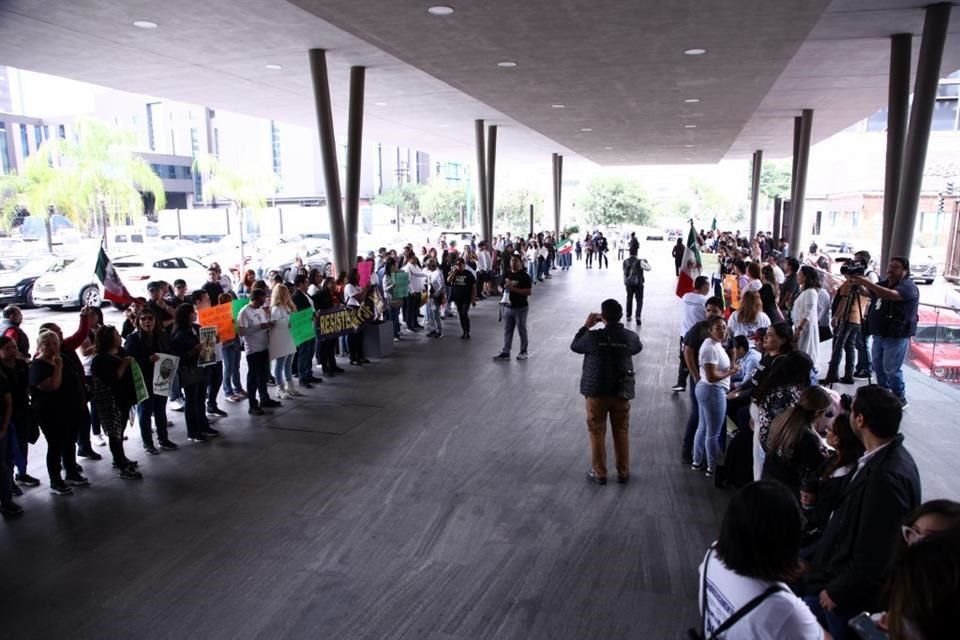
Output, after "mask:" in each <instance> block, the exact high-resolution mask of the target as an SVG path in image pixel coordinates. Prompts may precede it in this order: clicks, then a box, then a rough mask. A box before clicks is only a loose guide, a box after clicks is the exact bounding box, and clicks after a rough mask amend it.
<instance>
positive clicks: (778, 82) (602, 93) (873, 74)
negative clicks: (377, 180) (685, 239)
mask: <svg viewBox="0 0 960 640" xmlns="http://www.w3.org/2000/svg"><path fill="white" fill-rule="evenodd" d="M436 3H437V4H440V3H443V4H447V5H449V6H452V7H453V8H454V9H455V12H454V13H453V14H452V15H449V16H445V17H437V16H432V15H429V14H428V13H427V8H428V7H429V6H430V5H431V4H434V3H433V2H430V1H429V0H427V1H424V2H420V1H415V0H395V1H392V2H384V1H383V0H295V2H294V3H289V2H286V1H284V0H207V1H206V2H201V1H198V0H166V1H165V2H163V3H156V2H147V1H146V0H123V1H121V0H5V1H4V2H2V3H0V64H8V65H11V66H15V67H19V68H24V69H30V70H35V71H41V72H45V73H51V74H55V75H60V76H65V77H69V78H74V79H77V80H83V81H87V82H93V83H96V84H101V85H105V86H109V87H112V88H116V89H122V90H127V91H135V92H139V93H147V94H151V95H156V96H160V97H165V98H169V99H174V100H180V101H184V102H190V103H196V104H202V105H206V106H211V107H214V108H221V109H228V110H232V111H238V112H241V113H248V114H251V115H257V116H262V117H266V118H272V119H276V120H281V121H286V122H291V123H294V124H301V125H306V126H311V127H312V126H314V124H315V116H314V110H313V100H312V90H311V86H310V77H309V65H308V61H307V56H306V51H307V50H308V49H310V48H313V47H319V48H324V49H327V50H328V51H329V54H328V55H329V65H330V73H331V90H332V94H333V100H334V108H335V111H336V112H337V113H338V114H339V117H338V119H337V124H338V127H340V128H343V127H344V125H345V122H346V119H345V116H344V115H343V114H344V112H345V106H346V96H347V85H348V73H349V67H350V65H363V66H366V67H368V75H367V101H366V123H367V129H366V131H365V137H366V139H367V140H378V141H383V142H388V143H397V144H401V145H405V146H413V147H416V148H420V149H424V150H427V151H430V152H433V153H438V154H446V153H450V154H458V155H461V156H466V157H472V156H470V155H469V154H470V153H471V152H472V145H473V120H474V119H475V118H483V119H486V120H488V121H490V122H492V123H495V124H499V125H501V126H502V127H503V130H502V131H501V135H500V137H499V149H500V160H501V161H502V162H503V163H506V164H509V163H510V162H511V161H513V162H524V163H525V162H540V163H542V164H543V165H544V166H547V164H548V156H549V154H550V153H551V152H560V153H565V154H567V156H568V158H569V160H568V163H570V162H571V161H573V162H575V161H576V160H577V157H578V156H579V157H582V158H585V159H589V160H591V161H594V162H597V163H599V164H603V165H616V164H624V165H627V164H675V163H685V162H688V163H694V162H696V163H711V162H717V161H719V160H721V159H724V158H746V157H749V156H750V154H751V153H752V152H753V150H754V149H758V148H760V149H764V150H765V152H766V153H767V155H768V157H783V156H787V155H789V154H790V152H791V136H792V132H793V117H794V116H795V115H797V114H799V111H800V110H801V109H803V108H813V109H815V116H814V140H820V139H823V138H825V137H827V136H829V135H832V134H833V133H835V132H837V131H839V130H841V129H843V128H845V127H846V126H848V125H850V124H852V123H853V122H855V121H856V120H858V119H860V118H862V117H864V116H866V115H868V114H870V113H872V112H873V111H875V110H876V109H878V108H882V107H883V105H884V103H885V101H886V71H887V65H888V54H889V52H888V42H887V36H888V35H889V34H891V33H899V32H904V31H908V32H912V33H914V34H919V33H920V30H921V27H922V21H923V11H922V9H920V8H917V7H916V6H915V3H911V2H906V1H904V0H833V1H832V2H830V0H712V1H711V2H702V1H698V0H672V1H671V2H660V1H656V0H634V1H632V2H624V1H622V0H591V1H587V0H525V1H524V2H515V1H512V0H485V1H484V2H482V3H480V2H476V0H436ZM295 5H296V6H295ZM135 20H150V21H153V22H156V23H158V24H159V25H160V26H159V28H157V29H154V30H141V29H136V28H134V27H133V26H132V23H133V22H134V21H135ZM950 30H951V33H952V35H951V37H950V38H949V39H948V47H947V51H946V54H945V58H944V65H943V71H944V72H945V73H946V72H949V71H953V70H954V69H957V68H960V38H958V37H957V36H956V34H957V32H960V9H958V10H955V12H954V17H953V20H952V21H951V29H950ZM692 47H697V48H704V49H706V50H707V53H706V55H702V56H686V55H684V54H683V51H684V50H685V49H688V48H692ZM918 47H919V42H918V40H917V41H916V44H915V46H914V48H915V53H916V49H917V48H918ZM506 60H510V61H515V62H517V64H518V66H517V67H516V68H513V69H504V68H500V67H498V66H497V63H498V62H501V61H506ZM266 64H279V65H282V67H283V68H282V69H281V70H268V69H266V68H265V65H266ZM692 98H696V99H699V100H700V102H699V103H696V104H690V103H686V102H684V100H686V99H692ZM555 104H563V105H565V108H563V109H556V108H552V105H555ZM687 125H696V128H687ZM582 129H592V131H582ZM342 142H345V139H343V138H342V137H341V143H342ZM568 166H570V165H569V164H568Z"/></svg>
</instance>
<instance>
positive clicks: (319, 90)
mask: <svg viewBox="0 0 960 640" xmlns="http://www.w3.org/2000/svg"><path fill="white" fill-rule="evenodd" d="M310 78H311V80H312V81H313V97H314V101H315V103H316V109H317V130H318V132H319V135H320V158H321V161H322V162H323V181H324V183H325V184H326V187H327V213H328V215H329V218H330V240H331V242H332V244H333V259H334V261H335V262H336V268H337V269H339V270H345V269H349V268H350V266H351V261H350V260H349V254H348V253H347V250H348V247H347V234H346V230H345V229H344V226H343V198H342V196H341V192H340V165H339V161H338V160H337V142H336V139H335V136H334V133H333V110H332V108H331V106H330V77H329V75H328V74H327V57H326V52H325V51H324V50H323V49H310ZM354 260H356V258H354Z"/></svg>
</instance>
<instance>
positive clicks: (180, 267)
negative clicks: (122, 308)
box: [113, 253, 207, 298]
mask: <svg viewBox="0 0 960 640" xmlns="http://www.w3.org/2000/svg"><path fill="white" fill-rule="evenodd" d="M113 267H114V269H116V270H117V275H119V276H120V280H121V281H122V282H123V284H124V286H125V287H126V288H127V291H129V292H130V295H132V296H134V297H143V298H146V297H147V284H148V283H150V282H153V281H155V280H162V281H164V282H166V283H168V284H173V281H174V280H177V279H183V280H184V281H186V283H187V289H188V290H193V289H199V288H200V287H202V286H203V284H204V283H205V282H206V281H207V267H206V265H204V264H203V263H201V262H200V261H199V260H197V259H195V258H191V257H188V256H186V255H183V254H182V253H155V254H151V253H143V254H134V255H126V256H118V257H116V258H113Z"/></svg>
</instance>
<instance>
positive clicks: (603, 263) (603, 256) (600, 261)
mask: <svg viewBox="0 0 960 640" xmlns="http://www.w3.org/2000/svg"><path fill="white" fill-rule="evenodd" d="M604 268H606V269H609V268H610V261H609V260H607V252H606V251H597V269H604Z"/></svg>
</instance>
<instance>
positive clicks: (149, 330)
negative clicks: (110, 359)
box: [123, 309, 177, 455]
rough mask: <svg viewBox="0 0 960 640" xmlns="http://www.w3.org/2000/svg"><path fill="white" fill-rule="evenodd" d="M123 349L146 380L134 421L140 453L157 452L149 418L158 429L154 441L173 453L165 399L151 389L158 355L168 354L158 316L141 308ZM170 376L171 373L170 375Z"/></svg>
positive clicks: (173, 446)
mask: <svg viewBox="0 0 960 640" xmlns="http://www.w3.org/2000/svg"><path fill="white" fill-rule="evenodd" d="M123 350H124V351H126V352H127V354H128V355H129V356H130V357H131V358H133V359H134V361H135V362H136V363H137V365H138V366H139V367H140V370H141V372H142V373H143V377H144V380H146V381H147V384H148V389H147V391H148V392H149V395H148V397H147V399H146V400H144V401H143V402H141V403H140V404H138V405H137V418H138V422H139V423H140V438H141V440H142V441H143V450H144V451H146V452H147V453H149V454H150V455H157V454H158V453H159V451H158V450H157V448H156V447H155V446H154V445H153V430H152V429H151V428H150V419H151V418H153V420H154V424H155V425H156V429H157V441H158V443H159V445H160V448H161V449H164V450H167V451H173V450H174V449H176V448H177V445H175V444H174V443H172V442H170V438H169V437H168V436H167V396H166V394H163V395H159V394H157V393H156V390H155V389H154V388H153V379H154V366H155V363H156V362H157V361H158V360H160V356H159V355H158V354H160V353H169V352H170V340H169V338H167V333H166V331H164V330H163V328H162V327H161V326H160V323H159V322H158V321H157V317H156V316H155V315H154V313H153V311H151V310H150V309H144V310H143V311H141V312H140V315H139V316H138V318H137V328H136V330H135V331H134V332H133V333H131V334H130V335H128V336H127V339H126V340H125V341H124V343H123ZM171 374H172V372H171Z"/></svg>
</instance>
